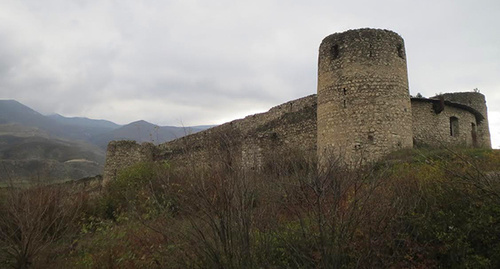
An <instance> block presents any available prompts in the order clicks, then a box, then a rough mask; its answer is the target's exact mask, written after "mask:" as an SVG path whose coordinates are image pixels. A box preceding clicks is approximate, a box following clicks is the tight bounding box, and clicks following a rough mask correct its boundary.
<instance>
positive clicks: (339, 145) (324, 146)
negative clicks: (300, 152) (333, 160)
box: [317, 29, 413, 162]
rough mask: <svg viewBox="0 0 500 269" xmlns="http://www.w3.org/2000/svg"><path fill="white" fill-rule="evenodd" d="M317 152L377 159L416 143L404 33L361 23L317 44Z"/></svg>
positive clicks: (356, 158) (348, 157)
mask: <svg viewBox="0 0 500 269" xmlns="http://www.w3.org/2000/svg"><path fill="white" fill-rule="evenodd" d="M317 114H318V115H317V117H318V151H319V152H318V153H319V154H320V156H321V155H322V154H332V153H333V154H335V155H339V156H342V157H343V158H344V159H345V160H346V161H348V162H349V161H358V160H359V159H360V158H362V159H364V161H365V162H366V161H368V162H370V161H374V160H377V159H378V158H380V157H382V156H383V155H385V154H387V153H389V152H391V151H394V150H397V149H400V148H408V147H412V146H413V142H412V118H411V105H410V97H409V91H408V77H407V69H406V56H405V51H404V42H403V39H402V38H401V37H400V36H399V35H398V34H396V33H394V32H391V31H387V30H374V29H360V30H350V31H347V32H344V33H338V34H333V35H330V36H328V37H326V38H325V39H324V40H323V42H322V43H321V46H320V49H319V64H318V112H317Z"/></svg>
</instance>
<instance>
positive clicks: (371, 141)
mask: <svg viewBox="0 0 500 269" xmlns="http://www.w3.org/2000/svg"><path fill="white" fill-rule="evenodd" d="M368 141H370V143H373V142H375V137H374V136H373V135H371V134H369V135H368Z"/></svg>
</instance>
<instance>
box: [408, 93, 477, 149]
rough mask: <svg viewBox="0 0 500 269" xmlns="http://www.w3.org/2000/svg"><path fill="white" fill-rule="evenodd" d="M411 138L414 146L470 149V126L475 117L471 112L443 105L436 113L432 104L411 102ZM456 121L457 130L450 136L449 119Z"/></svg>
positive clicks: (471, 136) (420, 101)
mask: <svg viewBox="0 0 500 269" xmlns="http://www.w3.org/2000/svg"><path fill="white" fill-rule="evenodd" d="M411 105H412V114H413V136H414V141H415V144H416V145H428V146H432V147H443V146H452V147H453V146H462V147H463V146H465V147H472V146H474V143H473V134H472V133H473V131H472V124H475V125H476V126H477V123H476V116H475V115H474V114H472V113H471V112H469V111H467V110H464V109H461V108H457V107H452V106H448V105H445V106H444V109H443V111H441V112H440V113H438V114H437V113H436V112H435V110H434V108H433V103H432V102H428V101H425V100H413V99H412V102H411ZM451 117H456V118H457V119H458V130H456V133H455V134H454V135H453V136H452V135H451V132H450V124H451V123H450V118H451Z"/></svg>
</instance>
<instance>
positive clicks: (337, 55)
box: [332, 44, 339, 59]
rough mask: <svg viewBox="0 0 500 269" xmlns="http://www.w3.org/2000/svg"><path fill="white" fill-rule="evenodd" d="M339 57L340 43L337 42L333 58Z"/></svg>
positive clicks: (333, 49)
mask: <svg viewBox="0 0 500 269" xmlns="http://www.w3.org/2000/svg"><path fill="white" fill-rule="evenodd" d="M338 57H339V45H337V44H335V45H333V47H332V58H333V59H337V58H338Z"/></svg>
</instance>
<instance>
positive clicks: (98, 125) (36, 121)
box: [0, 100, 119, 141]
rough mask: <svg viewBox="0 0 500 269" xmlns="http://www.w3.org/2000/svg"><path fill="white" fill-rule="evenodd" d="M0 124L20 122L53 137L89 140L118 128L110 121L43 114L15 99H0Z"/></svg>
mask: <svg viewBox="0 0 500 269" xmlns="http://www.w3.org/2000/svg"><path fill="white" fill-rule="evenodd" d="M0 124H20V125H23V126H26V127H35V128H38V129H40V130H44V131H46V132H47V133H48V134H50V135H51V136H53V137H57V138H63V139H70V140H83V141H90V140H91V138H92V137H93V136H95V135H98V134H102V133H106V132H109V131H112V130H113V129H115V128H118V127H119V125H117V124H114V123H112V122H106V121H99V120H90V119H84V118H65V117H62V116H44V115H42V114H40V113H38V112H36V111H35V110H33V109H31V108H29V107H27V106H25V105H23V104H21V103H19V102H17V101H15V100H0Z"/></svg>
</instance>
